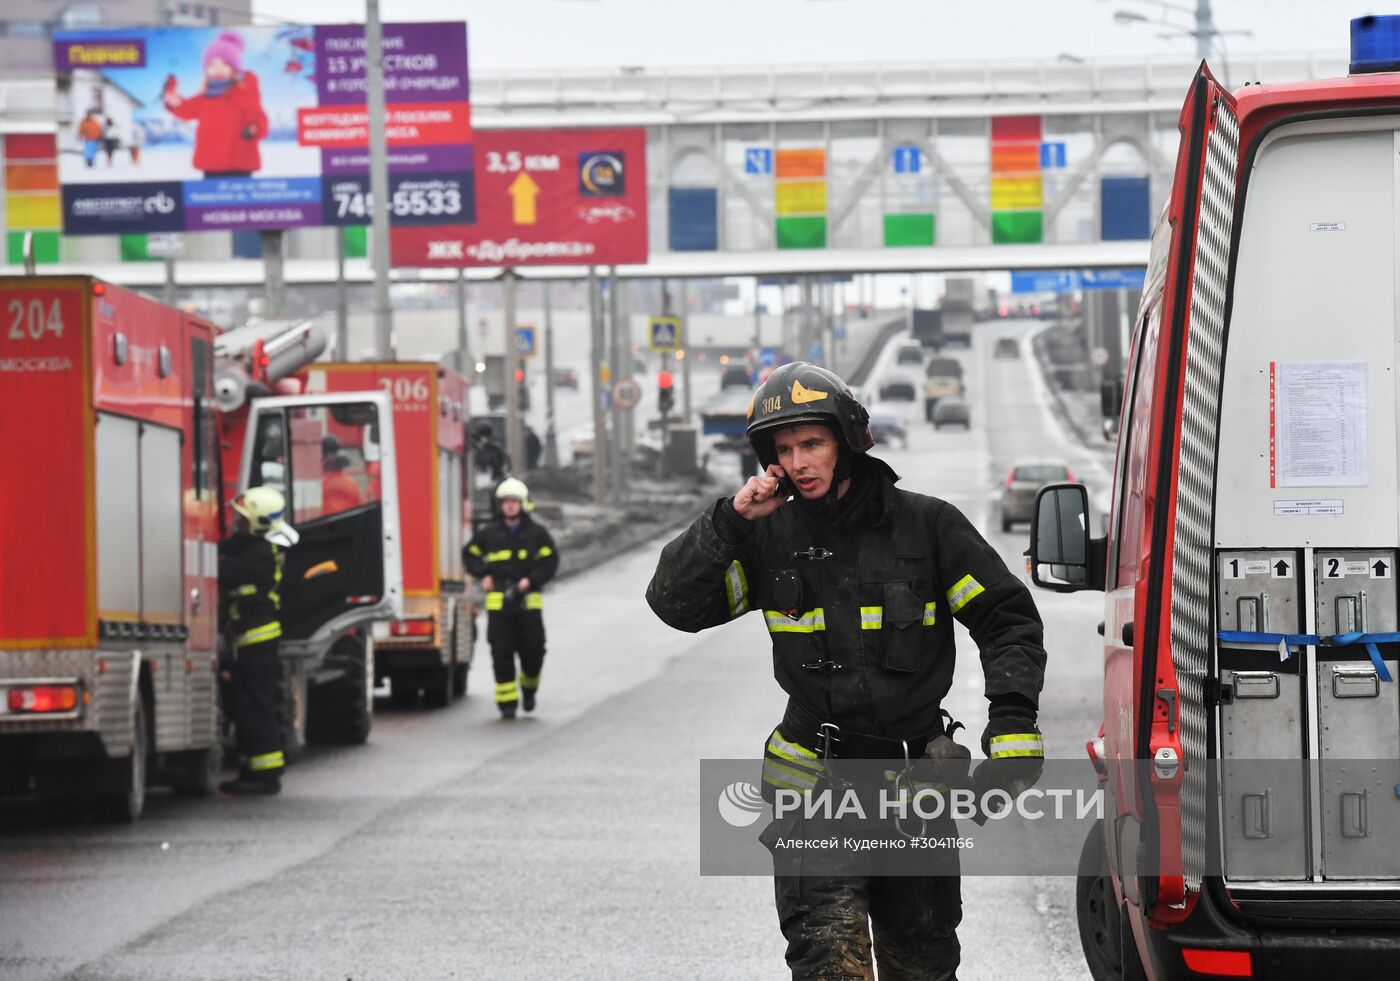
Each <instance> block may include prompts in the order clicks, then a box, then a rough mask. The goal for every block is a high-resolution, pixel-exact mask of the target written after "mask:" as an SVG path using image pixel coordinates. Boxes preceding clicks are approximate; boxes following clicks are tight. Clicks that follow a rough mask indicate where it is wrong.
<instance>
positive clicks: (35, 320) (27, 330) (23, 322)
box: [5, 299, 63, 341]
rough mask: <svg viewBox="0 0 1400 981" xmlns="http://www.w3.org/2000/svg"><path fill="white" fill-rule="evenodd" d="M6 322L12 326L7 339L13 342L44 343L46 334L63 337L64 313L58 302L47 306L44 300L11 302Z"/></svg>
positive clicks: (7, 309)
mask: <svg viewBox="0 0 1400 981" xmlns="http://www.w3.org/2000/svg"><path fill="white" fill-rule="evenodd" d="M5 321H6V322H7V323H8V324H9V325H10V326H9V329H8V330H7V331H5V339H6V340H11V341H24V340H29V341H42V340H43V339H44V335H45V334H52V335H53V336H54V337H62V336H63V313H62V311H60V310H59V308H58V300H54V301H53V304H52V305H51V306H47V307H46V306H45V304H44V301H43V300H39V299H33V300H30V301H29V302H28V303H25V302H24V301H23V300H11V301H10V302H9V305H8V306H7V307H6V308H5Z"/></svg>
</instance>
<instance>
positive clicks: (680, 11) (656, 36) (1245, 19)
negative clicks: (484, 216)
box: [253, 0, 1381, 71]
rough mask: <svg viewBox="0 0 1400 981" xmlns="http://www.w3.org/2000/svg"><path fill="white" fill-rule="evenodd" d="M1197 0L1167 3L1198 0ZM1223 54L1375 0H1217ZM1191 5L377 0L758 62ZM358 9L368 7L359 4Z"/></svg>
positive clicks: (681, 57)
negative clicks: (1351, 0) (1241, 34)
mask: <svg viewBox="0 0 1400 981" xmlns="http://www.w3.org/2000/svg"><path fill="white" fill-rule="evenodd" d="M1195 5H1196V0H1171V2H1170V3H1169V4H1168V5H1167V6H1168V7H1171V6H1176V7H1181V8H1190V9H1194V8H1195ZM253 6H254V10H255V11H256V12H257V13H258V14H259V15H263V16H265V17H266V18H269V19H283V18H286V16H287V11H288V10H289V9H293V10H295V11H296V17H297V18H298V19H299V20H300V21H301V22H302V23H339V22H342V21H344V20H346V11H347V10H354V9H363V8H362V3H361V2H360V0H296V2H295V3H294V4H288V3H287V2H286V0H254V4H253ZM1212 7H1213V10H1214V19H1215V26H1216V29H1217V30H1220V31H1236V30H1248V31H1252V32H1253V35H1252V36H1251V37H1237V36H1230V37H1227V38H1225V44H1226V45H1228V51H1229V54H1230V55H1231V56H1237V55H1239V54H1244V53H1247V52H1251V51H1259V52H1299V51H1313V52H1325V53H1329V54H1333V53H1339V52H1345V51H1346V49H1347V46H1348V34H1347V31H1348V27H1347V25H1348V20H1349V18H1351V17H1353V16H1357V15H1360V14H1365V13H1376V12H1381V11H1377V10H1375V9H1374V8H1373V7H1372V6H1371V3H1370V0H1362V2H1360V3H1356V4H1352V3H1349V2H1345V0H1343V2H1338V0H1213V3H1212ZM1119 10H1122V11H1132V12H1134V13H1140V14H1143V15H1145V16H1148V17H1150V18H1154V19H1160V18H1162V17H1164V16H1165V17H1166V18H1167V19H1168V20H1169V21H1170V22H1171V23H1172V24H1176V25H1180V26H1181V27H1183V28H1188V27H1190V26H1191V25H1192V24H1193V18H1192V17H1191V16H1190V15H1189V14H1187V13H1176V12H1173V11H1171V10H1169V9H1168V10H1164V8H1163V5H1162V4H1161V3H1157V2H1151V0H381V16H382V17H383V18H384V19H385V20H462V19H465V20H466V21H467V23H468V25H469V32H468V37H469V43H470V57H471V61H472V67H473V68H475V69H477V70H481V71H494V70H499V69H508V68H582V67H618V66H623V65H629V66H631V65H641V66H646V67H666V66H679V65H763V64H794V63H808V62H853V61H863V62H872V61H929V60H949V59H954V60H957V59H967V58H992V59H999V58H1055V57H1056V56H1058V55H1060V54H1061V53H1065V54H1069V55H1074V56H1080V57H1108V56H1114V55H1121V56H1140V55H1144V54H1154V53H1156V54H1189V53H1191V52H1192V51H1194V44H1195V42H1194V41H1193V40H1192V39H1190V38H1187V37H1180V36H1178V37H1174V38H1167V39H1164V38H1160V37H1159V36H1158V35H1159V34H1161V33H1168V32H1170V30H1171V28H1169V27H1167V26H1162V25H1149V24H1143V23H1136V24H1132V25H1129V26H1123V25H1120V24H1116V23H1114V17H1113V15H1114V12H1115V11H1119ZM358 19H360V20H363V16H361V17H359V18H358Z"/></svg>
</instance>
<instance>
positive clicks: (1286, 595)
mask: <svg viewBox="0 0 1400 981" xmlns="http://www.w3.org/2000/svg"><path fill="white" fill-rule="evenodd" d="M1216 561H1217V572H1218V575H1219V580H1218V581H1219V583H1220V589H1219V597H1220V611H1219V621H1220V628H1221V629H1222V630H1242V631H1256V632H1264V633H1284V634H1291V633H1300V632H1301V631H1300V626H1301V625H1300V622H1299V621H1300V617H1299V611H1300V609H1301V603H1300V599H1299V595H1298V583H1299V581H1300V580H1299V576H1298V561H1297V555H1296V553H1294V552H1292V551H1281V552H1259V551H1236V552H1220V553H1219V554H1218V556H1217V559H1216ZM1290 654H1291V656H1290V657H1289V658H1287V659H1283V658H1281V656H1280V653H1279V648H1278V645H1277V644H1239V643H1231V644H1229V645H1224V644H1222V649H1221V651H1220V663H1221V669H1220V676H1219V680H1220V691H1221V704H1220V716H1219V719H1220V723H1219V733H1220V760H1221V764H1222V773H1221V784H1220V787H1221V812H1222V818H1223V821H1224V841H1223V847H1224V861H1225V874H1226V877H1227V878H1229V879H1231V880H1247V879H1253V880H1259V879H1303V878H1306V877H1307V875H1308V825H1307V811H1308V807H1307V803H1308V797H1307V781H1306V779H1305V776H1306V771H1305V768H1304V764H1303V762H1302V761H1303V759H1304V758H1305V757H1306V755H1307V752H1306V745H1307V744H1306V727H1305V725H1304V715H1303V703H1302V686H1301V683H1300V678H1299V668H1300V664H1301V663H1302V658H1303V651H1302V650H1300V649H1299V648H1298V647H1293V648H1291V649H1290ZM1269 761H1277V762H1276V763H1273V764H1272V765H1270V762H1269Z"/></svg>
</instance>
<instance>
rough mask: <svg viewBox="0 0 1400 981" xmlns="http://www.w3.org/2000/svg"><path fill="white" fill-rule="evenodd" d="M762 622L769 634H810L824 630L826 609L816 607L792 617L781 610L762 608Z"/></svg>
mask: <svg viewBox="0 0 1400 981" xmlns="http://www.w3.org/2000/svg"><path fill="white" fill-rule="evenodd" d="M763 622H764V623H766V624H767V625H768V632H769V633H770V634H810V633H815V632H816V631H818V630H826V611H825V610H823V609H822V608H821V607H818V608H817V609H815V610H808V611H807V612H806V613H804V614H802V615H801V616H800V617H796V618H794V617H790V616H788V615H787V614H786V613H783V612H782V611H781V610H764V611H763Z"/></svg>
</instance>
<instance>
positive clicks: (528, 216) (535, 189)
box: [506, 171, 540, 225]
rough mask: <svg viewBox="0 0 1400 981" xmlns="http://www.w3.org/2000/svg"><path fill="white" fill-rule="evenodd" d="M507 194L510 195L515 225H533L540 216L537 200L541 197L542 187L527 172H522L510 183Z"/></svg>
mask: <svg viewBox="0 0 1400 981" xmlns="http://www.w3.org/2000/svg"><path fill="white" fill-rule="evenodd" d="M506 193H507V194H509V195H510V199H511V208H512V220H513V221H514V222H515V224H517V225H533V224H534V223H535V218H536V216H537V214H538V211H537V210H536V208H535V199H536V198H538V197H539V195H540V186H539V185H538V184H536V183H535V181H534V179H533V178H532V177H531V176H530V175H529V174H528V173H527V172H525V171H521V172H520V175H519V176H518V177H516V178H515V180H513V181H511V182H510V187H508V188H507V189H506Z"/></svg>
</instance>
